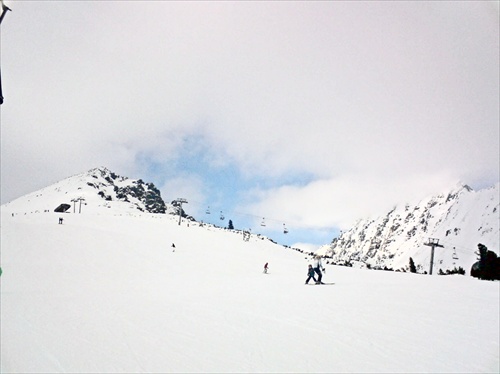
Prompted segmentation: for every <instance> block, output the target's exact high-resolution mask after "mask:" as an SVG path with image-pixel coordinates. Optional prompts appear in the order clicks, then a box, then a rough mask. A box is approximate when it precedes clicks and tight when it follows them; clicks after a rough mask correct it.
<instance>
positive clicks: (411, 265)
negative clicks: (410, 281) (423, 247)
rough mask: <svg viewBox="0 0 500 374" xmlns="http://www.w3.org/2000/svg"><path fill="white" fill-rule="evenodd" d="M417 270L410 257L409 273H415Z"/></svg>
mask: <svg viewBox="0 0 500 374" xmlns="http://www.w3.org/2000/svg"><path fill="white" fill-rule="evenodd" d="M416 272H417V268H416V267H415V263H414V262H413V258H411V257H410V273H416Z"/></svg>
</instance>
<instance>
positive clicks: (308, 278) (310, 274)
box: [306, 264, 317, 284]
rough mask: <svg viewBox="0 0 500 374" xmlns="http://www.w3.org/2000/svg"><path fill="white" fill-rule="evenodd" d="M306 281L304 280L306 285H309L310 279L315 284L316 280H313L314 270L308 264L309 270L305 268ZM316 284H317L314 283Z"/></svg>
mask: <svg viewBox="0 0 500 374" xmlns="http://www.w3.org/2000/svg"><path fill="white" fill-rule="evenodd" d="M307 275H308V277H307V279H306V284H309V281H310V280H311V278H312V279H313V281H314V282H316V278H314V269H313V267H312V265H311V264H309V268H307ZM316 283H317V282H316Z"/></svg>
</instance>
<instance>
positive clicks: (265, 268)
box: [264, 262, 269, 274]
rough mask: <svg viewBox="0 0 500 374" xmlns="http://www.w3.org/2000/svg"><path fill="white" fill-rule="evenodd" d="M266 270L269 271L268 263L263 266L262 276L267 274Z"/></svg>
mask: <svg viewBox="0 0 500 374" xmlns="http://www.w3.org/2000/svg"><path fill="white" fill-rule="evenodd" d="M267 269H269V263H267V262H266V264H265V265H264V274H267Z"/></svg>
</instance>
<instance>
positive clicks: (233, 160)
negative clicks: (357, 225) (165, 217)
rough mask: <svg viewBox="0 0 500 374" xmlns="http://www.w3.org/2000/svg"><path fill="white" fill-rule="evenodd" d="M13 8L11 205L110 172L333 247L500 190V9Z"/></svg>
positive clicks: (314, 5)
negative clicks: (428, 202)
mask: <svg viewBox="0 0 500 374" xmlns="http://www.w3.org/2000/svg"><path fill="white" fill-rule="evenodd" d="M5 4H6V5H7V6H9V7H10V8H11V9H12V11H11V12H8V14H7V15H6V16H5V18H4V20H3V22H2V26H1V72H2V88H3V96H4V100H5V101H4V104H3V105H2V106H1V202H2V204H3V203H6V202H8V201H10V200H12V199H14V198H17V197H19V196H22V195H24V194H26V193H29V192H33V191H35V190H37V189H40V188H43V187H46V186H48V185H50V184H52V183H54V182H56V181H59V180H61V179H64V178H66V177H69V176H71V175H74V174H78V173H81V172H85V171H87V170H89V169H91V168H94V167H98V166H106V167H108V168H109V169H111V170H112V171H114V172H115V173H117V174H119V175H123V176H127V177H130V178H136V179H138V178H142V179H143V180H144V181H147V182H153V183H154V184H155V185H156V186H157V187H159V188H160V190H161V192H162V196H163V197H164V199H165V200H166V201H171V200H173V199H175V198H178V197H183V198H186V199H187V200H188V202H189V203H188V205H186V206H185V208H186V210H187V212H188V213H191V214H193V215H195V217H196V218H198V219H200V220H201V219H206V220H209V217H210V218H212V219H215V214H214V213H219V212H220V211H221V210H222V211H224V212H226V216H228V217H229V218H232V219H233V221H235V226H238V223H239V224H240V225H245V226H252V225H255V226H256V227H255V230H258V229H260V230H264V229H266V230H271V229H276V228H277V227H278V229H280V228H281V226H282V225H283V223H286V225H287V226H290V227H289V229H290V231H292V229H293V230H294V231H293V232H294V233H295V236H289V238H291V239H287V240H288V241H292V240H294V241H295V240H296V241H305V242H314V243H316V244H319V242H323V243H327V242H329V241H331V239H332V238H333V237H334V236H335V235H336V233H338V230H340V229H345V228H348V227H349V225H351V224H352V223H353V222H354V221H355V220H357V219H359V218H364V217H367V216H374V215H375V216H376V215H379V214H382V213H385V212H386V211H387V210H388V209H390V208H392V207H393V206H394V205H395V204H396V203H400V202H417V201H418V200H419V199H421V198H423V197H426V196H428V195H430V194H435V193H439V192H443V191H446V190H448V189H450V188H452V187H454V186H455V184H456V183H457V182H464V183H467V184H469V185H470V186H472V187H473V188H475V189H480V188H483V187H487V186H490V185H493V184H494V183H496V182H498V180H499V169H500V165H499V156H500V154H499V153H500V152H499V143H500V135H499V53H500V52H499V8H498V2H481V1H471V2H456V1H451V2H445V1H430V2H423V1H418V2H410V1H402V2H393V1H383V2H382V1H381V2H376V1H370V2H353V1H338V2H333V1H332V2H328V1H320V2H313V1H307V2H298V1H293V2H285V1H277V2H261V1H259V2H229V1H223V2H209V1H203V2H194V1H190V2H180V1H179V2H167V1H151V2H147V1H81V2H78V1H57V2H56V1H5ZM208 206H210V207H211V208H210V209H211V215H210V216H209V215H206V214H205V210H206V209H207V207H208ZM262 217H266V224H267V225H266V228H263V227H262V226H260V225H259V224H258V223H256V222H257V221H258V222H259V223H260V221H261V220H262ZM251 221H253V222H251ZM273 226H274V228H273ZM240 228H242V227H241V226H240ZM291 233H292V232H290V234H291ZM297 234H300V235H297ZM288 244H290V243H288Z"/></svg>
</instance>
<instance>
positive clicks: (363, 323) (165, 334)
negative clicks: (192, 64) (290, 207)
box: [0, 186, 500, 373]
mask: <svg viewBox="0 0 500 374" xmlns="http://www.w3.org/2000/svg"><path fill="white" fill-rule="evenodd" d="M89 187H90V186H89ZM49 190H51V193H50V194H49ZM49 190H47V191H44V192H43V196H44V197H47V198H48V197H49V196H53V195H52V190H53V189H49ZM64 191H65V189H64V188H63V187H61V190H60V191H59V192H60V193H62V194H64ZM90 191H92V190H90ZM86 192H87V191H86V190H83V191H82V193H86ZM68 194H69V193H68ZM58 196H62V195H58ZM75 196H76V195H75ZM85 196H87V195H85ZM89 196H90V195H89ZM51 198H52V197H51ZM28 200H29V201H28ZM60 200H61V199H59V198H58V199H55V200H53V201H52V202H51V204H48V205H47V204H39V212H35V210H34V205H33V204H34V202H38V201H40V202H41V201H42V199H40V198H37V196H34V197H33V196H30V197H29V198H26V199H20V200H18V201H15V202H12V203H11V204H9V205H8V206H6V205H4V206H2V207H1V211H2V216H1V243H0V244H1V266H2V269H3V274H2V276H1V277H0V301H1V310H0V317H1V318H0V321H1V334H0V343H1V344H0V365H1V366H0V369H1V372H2V373H32V372H37V373H62V372H72V373H73V372H85V373H130V372H144V373H145V372H148V373H154V372H156V373H165V372H176V373H193V372H204V373H206V372H212V373H224V372H228V373H229V372H230V373H236V372H266V373H269V372H280V373H282V372H290V373H294V372H295V373H346V372H351V373H362V372H384V373H401V372H405V373H422V372H427V373H449V372H455V373H460V372H461V373H493V372H499V370H500V359H499V349H500V345H499V341H500V337H499V331H500V323H499V314H500V313H499V312H500V311H499V305H500V300H499V291H500V289H499V285H500V283H499V282H487V281H479V280H476V279H474V278H471V277H464V276H458V275H454V276H446V277H443V276H424V275H417V274H409V273H397V272H381V271H366V270H359V269H353V268H348V267H337V266H327V269H326V274H325V278H324V279H325V281H327V282H334V283H335V284H334V285H331V286H330V285H325V286H316V285H311V286H305V285H304V280H305V278H306V268H307V261H308V260H307V259H306V258H304V255H303V254H301V253H300V252H297V251H292V250H290V249H289V248H284V247H282V246H279V245H276V244H273V243H272V242H270V241H268V240H265V239H263V238H260V237H257V236H252V237H251V238H250V240H249V241H248V242H246V241H244V240H242V235H241V234H240V233H239V232H231V231H227V230H223V229H218V228H214V227H211V226H207V225H205V226H199V224H198V223H196V222H190V221H186V220H183V221H182V224H181V225H178V221H177V217H175V216H171V215H165V214H150V213H147V212H141V211H140V210H137V209H130V208H129V207H128V205H127V204H122V205H119V204H118V203H119V202H113V201H112V204H113V205H112V207H111V208H104V206H105V205H103V206H100V207H98V206H97V205H93V204H90V202H91V198H90V197H89V198H88V202H89V205H87V206H85V207H84V208H85V209H82V213H81V214H78V213H76V214H73V213H68V214H65V215H64V223H63V224H62V225H59V224H58V223H57V219H58V217H59V216H60V214H59V213H54V212H53V211H52V209H50V210H49V211H48V212H47V211H44V207H45V206H47V207H50V208H52V207H53V205H54V203H60V202H61V201H60ZM96 201H101V200H96ZM14 203H15V204H14ZM102 204H106V203H102ZM14 211H15V212H18V214H14V216H13V215H12V212H14ZM131 212H132V213H131ZM25 213H26V214H25ZM172 243H175V251H174V249H173V248H172ZM266 262H269V265H270V273H269V274H263V272H262V267H263V265H264V263H266Z"/></svg>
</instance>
